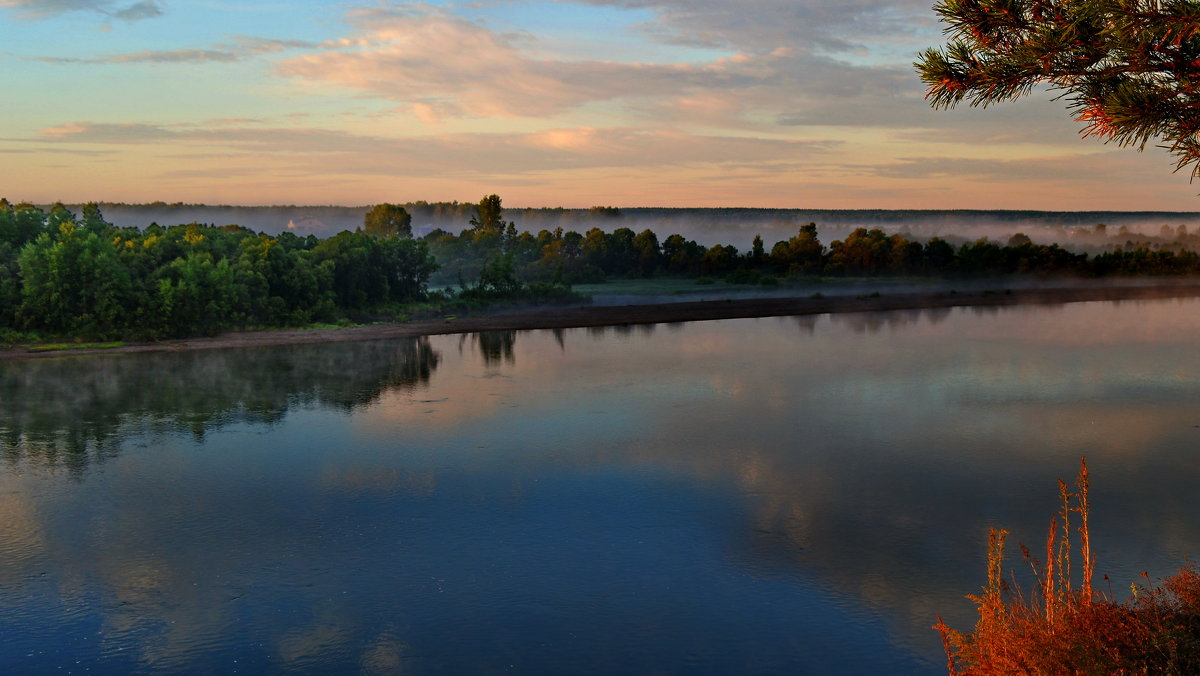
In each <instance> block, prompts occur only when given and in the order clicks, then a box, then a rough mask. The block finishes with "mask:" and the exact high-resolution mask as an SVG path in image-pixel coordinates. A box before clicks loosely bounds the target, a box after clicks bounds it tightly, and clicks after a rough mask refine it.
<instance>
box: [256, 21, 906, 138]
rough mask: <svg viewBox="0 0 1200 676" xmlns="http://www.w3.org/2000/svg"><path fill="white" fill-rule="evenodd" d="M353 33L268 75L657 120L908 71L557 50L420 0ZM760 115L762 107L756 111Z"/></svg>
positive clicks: (739, 117)
mask: <svg viewBox="0 0 1200 676" xmlns="http://www.w3.org/2000/svg"><path fill="white" fill-rule="evenodd" d="M347 23H348V24H349V25H350V27H351V28H352V30H353V34H352V35H350V36H347V37H345V38H342V39H340V40H335V41H330V42H328V43H325V45H323V46H322V48H321V49H320V50H317V51H314V52H312V53H309V54H303V55H300V56H296V57H293V58H289V59H286V60H283V61H281V62H279V63H278V64H277V65H276V69H275V70H276V73H277V74H279V75H282V76H284V77H288V78H293V79H296V80H297V81H300V82H303V83H306V84H308V85H311V86H337V87H342V88H348V89H353V90H359V91H362V92H365V93H367V94H369V95H372V96H377V97H381V98H385V99H390V100H394V101H399V102H403V103H404V104H405V106H406V109H407V110H409V111H410V112H411V113H412V114H414V115H415V116H417V117H418V118H419V119H421V120H423V121H426V122H430V123H432V122H436V121H438V120H440V119H444V118H447V117H476V118H520V117H524V118H545V117H550V116H555V115H560V114H565V113H569V112H572V111H576V110H578V109H580V108H584V107H588V106H592V107H595V106H598V105H603V104H616V105H618V106H621V107H623V108H624V109H625V110H626V111H627V112H628V111H633V112H640V113H642V114H645V115H648V116H651V117H654V118H656V119H657V120H658V121H660V122H661V121H664V120H668V119H669V120H671V121H672V122H687V121H689V120H691V121H694V122H697V123H699V124H708V125H713V124H715V125H724V126H734V127H736V126H743V125H746V124H748V123H749V116H750V115H751V114H752V115H753V117H755V118H756V119H757V120H758V121H757V122H756V124H761V123H762V120H764V119H765V120H767V121H768V122H770V121H771V120H773V119H774V118H775V117H782V116H784V115H785V114H787V113H788V112H790V111H794V110H796V109H799V108H802V107H804V106H806V105H810V104H811V102H813V101H818V100H826V99H830V98H838V97H850V96H871V97H893V96H897V95H900V94H902V93H903V92H905V91H908V92H910V93H911V92H912V91H913V90H914V89H915V85H914V83H915V78H914V77H913V76H912V74H911V72H909V71H908V70H907V69H899V68H895V67H877V66H861V65H852V64H850V63H846V62H842V61H838V60H835V59H833V58H830V57H827V56H822V55H818V54H812V53H809V52H806V51H804V50H799V49H795V48H793V47H789V46H777V47H774V48H771V49H759V48H758V47H756V48H755V49H753V50H748V51H737V52H732V53H730V54H729V55H727V56H724V57H720V58H714V59H712V60H709V61H706V62H700V63H694V62H678V63H629V62H621V61H601V60H595V59H591V60H587V59H580V60H566V59H562V58H552V57H548V56H545V55H542V54H541V53H540V47H539V44H538V43H537V41H536V40H535V39H534V38H533V37H531V36H529V35H526V34H514V33H500V32H496V31H493V30H490V29H488V28H487V27H486V26H484V25H481V24H479V23H476V22H473V21H469V20H467V19H464V18H462V17H458V16H455V15H453V14H451V13H449V12H448V11H446V10H444V9H438V8H432V7H428V6H423V5H388V6H373V7H368V8H360V9H356V10H352V11H351V12H350V13H349V14H348V15H347ZM764 113H765V114H764Z"/></svg>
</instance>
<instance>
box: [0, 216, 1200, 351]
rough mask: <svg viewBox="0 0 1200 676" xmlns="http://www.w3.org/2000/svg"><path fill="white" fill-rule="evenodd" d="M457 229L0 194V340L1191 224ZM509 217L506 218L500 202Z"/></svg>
mask: <svg viewBox="0 0 1200 676" xmlns="http://www.w3.org/2000/svg"><path fill="white" fill-rule="evenodd" d="M455 209H456V213H457V214H458V215H459V216H461V217H462V218H463V219H464V220H466V223H465V224H464V228H463V229H462V230H460V231H459V232H458V233H457V234H456V233H453V232H449V231H447V230H443V229H435V230H434V231H432V232H430V233H428V234H426V235H424V236H423V237H420V238H414V237H413V236H412V227H411V222H412V216H411V214H410V213H409V212H408V211H407V210H406V209H405V207H403V206H400V205H392V204H381V205H376V206H375V207H373V208H372V209H370V210H369V211H368V212H367V214H366V216H365V217H364V220H363V225H362V227H359V228H356V229H355V230H354V231H350V230H344V231H342V232H339V233H338V234H336V235H333V236H330V237H325V238H321V237H317V236H316V235H307V236H300V235H297V234H294V233H291V232H283V233H280V234H277V235H267V234H264V233H262V232H256V231H254V230H251V229H249V228H246V227H243V226H240V225H237V224H227V225H219V226H218V225H213V224H201V223H194V222H193V223H186V224H177V225H171V226H162V225H159V224H157V223H150V224H149V225H147V226H145V227H142V228H138V227H132V226H125V227H117V226H115V225H113V224H112V223H110V222H108V221H107V220H106V219H105V217H104V215H103V214H102V213H101V209H100V206H99V205H97V204H95V203H92V204H87V205H84V206H83V207H82V209H80V213H78V214H76V213H75V212H74V211H72V210H71V209H70V208H68V207H66V206H64V205H63V204H61V203H56V204H54V205H52V206H50V207H48V208H42V207H39V206H36V205H33V204H29V203H20V204H15V205H14V204H11V203H10V202H9V201H8V200H6V199H0V342H4V343H9V344H12V343H17V342H30V341H37V340H43V339H47V338H58V337H71V338H76V339H80V338H88V339H111V338H120V339H136V340H156V339H163V338H176V337H189V336H199V335H211V334H215V333H217V332H220V331H224V330H229V329H260V328H278V327H303V326H310V325H314V324H318V325H320V324H329V323H339V322H340V323H343V324H345V323H362V322H366V321H397V320H403V319H404V318H405V317H407V316H409V315H410V314H411V313H412V312H426V313H437V312H442V311H458V310H462V309H464V308H467V309H478V308H480V307H483V306H486V305H487V304H489V303H505V302H568V301H570V302H577V301H580V300H583V299H582V298H580V297H579V296H577V295H576V294H574V293H573V292H572V291H571V286H572V285H573V284H580V283H598V282H604V281H606V280H609V279H616V278H630V277H641V278H650V277H656V276H670V277H677V278H678V277H682V278H694V279H695V280H696V281H697V282H699V283H704V282H711V281H713V280H716V279H722V280H725V281H727V282H730V283H735V284H756V285H763V286H779V285H784V286H786V285H787V284H788V283H790V282H792V281H795V280H798V279H805V280H811V279H813V278H821V277H864V276H897V277H972V276H973V277H983V276H987V277H996V276H1008V275H1038V276H1056V275H1070V276H1083V277H1105V276H1119V275H1148V276H1149V275H1153V276H1180V275H1192V274H1196V273H1198V272H1200V255H1197V253H1196V249H1198V248H1200V233H1189V232H1188V231H1187V228H1186V226H1179V227H1178V228H1170V227H1165V226H1164V228H1163V230H1162V231H1161V232H1160V233H1159V235H1158V236H1145V235H1135V234H1133V233H1131V232H1130V231H1128V230H1127V229H1126V228H1121V229H1119V230H1117V231H1116V232H1114V233H1109V232H1108V231H1107V229H1106V226H1104V225H1096V226H1095V227H1094V228H1093V230H1092V233H1091V234H1092V235H1094V236H1096V237H1099V238H1101V240H1102V241H1106V242H1108V244H1107V245H1106V247H1105V249H1104V250H1103V251H1102V252H1101V253H1097V254H1095V255H1089V254H1087V253H1081V252H1074V251H1071V250H1069V249H1067V248H1064V247H1062V246H1060V245H1058V244H1038V243H1035V242H1033V241H1032V240H1031V239H1030V238H1029V237H1027V236H1025V235H1023V234H1020V233H1017V234H1014V235H1012V236H1010V237H1009V238H1008V239H1007V241H1005V242H996V241H992V240H989V239H986V238H981V239H976V240H973V241H962V242H958V241H952V240H950V239H949V238H947V239H942V238H939V237H933V238H929V239H927V240H924V241H921V240H920V239H918V238H916V237H914V236H912V235H906V234H903V233H893V234H888V233H885V232H884V231H883V230H881V229H878V228H871V229H866V228H858V229H856V230H854V231H853V232H851V233H849V235H848V236H846V237H845V238H843V239H840V240H834V241H831V242H830V243H829V244H828V245H826V244H824V243H823V242H821V240H820V237H819V233H818V227H817V225H816V223H805V224H802V225H799V226H798V227H797V229H796V234H795V235H793V236H791V237H790V238H788V239H786V240H782V241H778V242H774V243H772V244H771V245H770V246H768V245H767V244H766V243H765V242H764V241H763V239H762V237H761V236H756V237H755V238H754V241H753V243H752V245H751V247H750V248H749V250H747V251H739V250H738V249H737V248H736V247H734V246H732V245H713V246H707V247H706V246H703V245H701V244H698V243H697V242H696V241H694V240H691V239H688V238H686V237H684V236H683V235H679V234H670V235H667V236H665V237H662V238H660V237H659V235H658V234H657V233H655V232H654V231H652V230H650V229H648V228H645V229H642V230H640V231H638V232H635V231H634V230H633V229H632V228H629V227H623V226H622V225H621V223H622V221H623V219H624V218H625V216H624V214H623V212H622V211H621V210H620V209H618V208H616V207H594V208H593V209H592V210H590V215H591V217H592V218H593V219H597V218H598V219H602V220H603V221H604V222H610V223H611V224H612V226H613V227H612V228H609V229H603V228H600V227H592V228H590V229H588V230H586V231H585V232H582V233H581V232H578V231H576V230H564V229H563V228H562V227H561V226H560V227H556V228H554V229H553V230H550V229H541V230H539V231H538V232H536V233H534V232H530V231H529V230H521V229H519V227H518V225H517V223H516V222H515V221H512V220H506V214H505V210H504V207H503V203H502V201H501V198H500V197H499V196H497V195H488V196H485V197H484V198H482V199H481V200H480V201H479V203H478V204H473V205H470V208H465V205H458V204H456V205H455ZM517 213H521V212H517Z"/></svg>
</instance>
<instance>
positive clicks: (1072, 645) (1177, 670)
mask: <svg viewBox="0 0 1200 676" xmlns="http://www.w3.org/2000/svg"><path fill="white" fill-rule="evenodd" d="M1075 486H1076V492H1074V493H1072V492H1070V491H1069V490H1068V488H1067V485H1066V484H1065V483H1064V482H1062V481H1059V495H1060V497H1061V498H1062V512H1061V513H1060V515H1059V516H1060V517H1061V521H1062V530H1061V531H1059V530H1058V519H1051V521H1050V532H1049V535H1048V536H1047V538H1046V554H1047V561H1046V562H1045V563H1044V564H1042V563H1040V562H1038V561H1037V560H1036V559H1034V558H1033V557H1032V556H1031V555H1030V554H1029V551H1028V550H1027V549H1025V548H1024V546H1022V550H1023V551H1024V553H1025V557H1026V559H1028V560H1029V562H1030V563H1031V565H1032V567H1033V569H1034V574H1035V577H1036V578H1037V584H1036V585H1035V586H1034V588H1033V589H1034V591H1033V592H1032V593H1031V594H1030V595H1028V596H1026V595H1025V594H1024V592H1022V590H1021V588H1020V587H1019V586H1018V585H1017V584H1016V583H1015V582H1013V583H1011V584H1010V583H1007V582H1005V580H1004V579H1003V576H1002V563H1003V558H1004V538H1005V535H1007V531H1003V530H997V529H995V528H993V529H991V533H990V535H989V539H988V583H987V587H985V588H984V590H983V593H982V595H979V596H975V595H972V596H968V597H967V598H969V599H971V600H972V601H974V602H975V604H976V605H977V606H978V607H979V620H978V622H977V623H976V625H975V631H974V632H972V633H963V632H959V631H956V630H954V629H951V628H950V627H948V626H946V624H945V623H944V622H943V621H942V618H941V617H940V616H939V617H938V623H937V624H936V625H934V629H936V630H937V631H938V632H940V633H941V635H942V642H943V645H944V646H945V648H946V658H947V668H948V670H949V672H950V674H952V675H954V674H964V675H966V674H970V675H982V674H1145V673H1154V674H1200V572H1198V571H1197V569H1196V567H1195V566H1194V565H1189V566H1187V567H1185V568H1182V569H1180V570H1179V572H1178V573H1177V574H1175V575H1173V576H1171V577H1169V578H1167V579H1166V580H1165V581H1163V583H1162V584H1161V585H1158V586H1153V585H1151V584H1150V582H1149V578H1148V576H1147V575H1146V574H1145V573H1143V574H1142V577H1143V578H1144V582H1143V583H1142V584H1132V585H1130V589H1131V590H1132V593H1133V596H1132V597H1131V598H1129V599H1126V600H1124V601H1116V600H1114V599H1112V598H1109V597H1108V596H1107V595H1106V594H1103V593H1097V592H1095V591H1093V589H1092V580H1091V578H1092V575H1093V570H1094V568H1095V561H1094V559H1093V555H1092V553H1091V541H1090V536H1089V532H1088V509H1089V507H1090V505H1089V503H1088V473H1087V460H1086V458H1085V459H1084V460H1083V461H1082V462H1081V463H1080V471H1079V478H1078V480H1077V481H1076V484H1075ZM1072 503H1073V504H1072ZM1072 513H1074V514H1077V515H1078V516H1079V527H1078V535H1079V541H1080V551H1079V554H1080V556H1081V558H1082V564H1081V565H1082V574H1081V579H1080V581H1079V583H1078V587H1076V585H1075V582H1074V581H1073V580H1072V578H1071V544H1070V535H1071V532H1070V521H1069V519H1070V515H1071V514H1072ZM1056 540H1057V541H1056ZM1105 579H1107V576H1105Z"/></svg>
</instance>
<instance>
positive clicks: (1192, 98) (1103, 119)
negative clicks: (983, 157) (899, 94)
mask: <svg viewBox="0 0 1200 676" xmlns="http://www.w3.org/2000/svg"><path fill="white" fill-rule="evenodd" d="M933 9H934V11H935V12H936V13H937V14H938V15H939V16H940V17H941V20H942V22H943V23H945V24H946V29H945V32H946V33H947V34H948V36H949V41H948V43H947V44H946V46H945V47H944V48H942V49H928V50H926V51H924V52H922V53H921V55H920V60H919V61H917V62H916V63H915V64H914V66H915V67H916V69H917V71H918V73H919V74H920V76H921V80H922V82H924V83H925V84H926V85H927V90H926V98H927V99H928V100H929V101H930V103H931V104H932V105H933V106H934V107H935V108H947V107H952V106H954V105H955V104H957V103H959V102H961V101H964V100H966V101H968V102H969V103H970V104H971V105H972V106H986V105H988V104H990V103H993V102H997V101H1005V100H1011V99H1016V98H1019V97H1020V96H1022V95H1025V94H1028V93H1029V92H1030V91H1031V90H1032V89H1033V88H1034V87H1037V86H1041V85H1045V86H1049V87H1050V88H1051V89H1053V90H1057V91H1060V92H1061V94H1062V96H1063V97H1064V98H1065V99H1066V100H1067V102H1068V107H1069V109H1070V110H1071V111H1072V114H1073V116H1074V117H1075V119H1076V120H1077V121H1079V122H1080V123H1082V124H1083V125H1084V127H1083V130H1082V133H1083V135H1084V136H1097V137H1100V138H1103V139H1105V140H1106V141H1116V142H1117V143H1119V144H1120V145H1122V146H1134V147H1136V148H1137V149H1138V150H1142V149H1144V148H1145V147H1146V145H1147V143H1149V142H1150V141H1151V140H1154V139H1157V140H1160V141H1162V143H1163V147H1164V148H1166V149H1168V150H1169V151H1170V152H1171V154H1172V155H1174V157H1175V159H1176V161H1177V167H1176V169H1182V168H1184V167H1187V166H1191V167H1192V169H1191V174H1192V177H1193V178H1195V177H1196V176H1200V140H1198V139H1197V133H1198V132H1200V91H1197V88H1198V87H1200V2H1198V1H1197V0H939V1H938V2H937V4H935V5H934V8H933Z"/></svg>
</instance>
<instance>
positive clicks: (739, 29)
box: [558, 0, 937, 52]
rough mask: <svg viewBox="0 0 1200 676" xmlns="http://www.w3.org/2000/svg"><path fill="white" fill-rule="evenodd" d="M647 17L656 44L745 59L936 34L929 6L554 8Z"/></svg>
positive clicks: (745, 0)
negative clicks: (743, 54)
mask: <svg viewBox="0 0 1200 676" xmlns="http://www.w3.org/2000/svg"><path fill="white" fill-rule="evenodd" d="M558 1H559V2H570V3H580V2H582V3H585V4H590V5H596V6H605V7H617V8H626V9H643V10H649V11H651V12H653V13H654V14H655V19H654V20H653V21H651V22H650V23H648V24H646V25H645V26H643V30H644V31H645V32H646V33H647V34H649V35H651V36H654V37H657V38H658V39H660V40H664V41H668V42H673V43H677V44H685V45H693V46H701V47H733V48H735V49H738V50H745V51H748V52H761V51H770V50H772V49H776V48H778V47H783V46H788V47H793V48H796V49H799V50H804V51H814V50H822V51H834V52H845V51H854V50H871V49H877V48H879V47H882V46H887V45H890V44H895V43H896V42H897V41H903V40H906V39H915V38H917V37H919V36H921V37H923V36H926V35H930V34H936V33H937V29H936V28H935V27H934V23H933V15H932V12H930V10H929V6H930V3H929V2H928V0H889V1H888V2H878V1H877V0H838V1H837V2H829V1H828V0H739V1H738V2H728V1H727V0H558Z"/></svg>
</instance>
